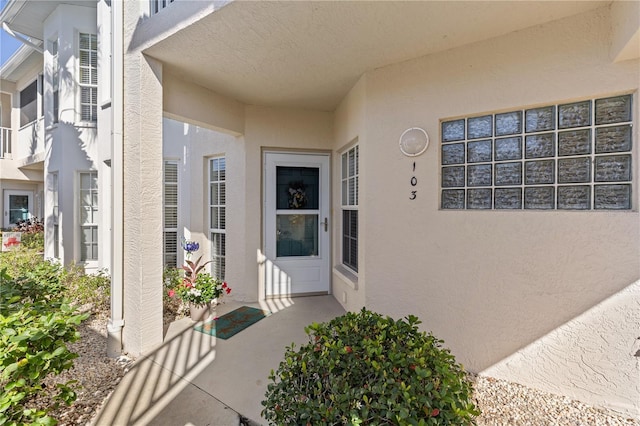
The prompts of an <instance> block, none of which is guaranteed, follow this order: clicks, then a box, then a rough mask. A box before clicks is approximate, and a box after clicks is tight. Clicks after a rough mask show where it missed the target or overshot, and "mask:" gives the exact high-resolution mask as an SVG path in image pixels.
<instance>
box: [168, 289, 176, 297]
mask: <svg viewBox="0 0 640 426" xmlns="http://www.w3.org/2000/svg"><path fill="white" fill-rule="evenodd" d="M168 293H169V297H173V296H175V294H176V292H175V290H173V289H171V290H169V291H168Z"/></svg>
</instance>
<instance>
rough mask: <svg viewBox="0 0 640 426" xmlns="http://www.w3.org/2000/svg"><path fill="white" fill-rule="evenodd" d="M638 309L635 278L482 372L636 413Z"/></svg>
mask: <svg viewBox="0 0 640 426" xmlns="http://www.w3.org/2000/svg"><path fill="white" fill-rule="evenodd" d="M639 312H640V282H638V281H637V282H635V283H633V284H631V285H630V286H629V287H627V288H626V289H624V290H622V291H621V292H619V293H617V294H615V295H614V296H612V297H610V298H609V299H607V300H605V301H604V302H602V303H600V304H598V305H597V306H595V307H593V308H592V309H590V310H588V311H587V312H585V313H584V314H582V315H580V316H579V317H577V318H575V319H573V320H571V321H569V322H568V323H566V324H564V325H562V326H560V327H558V328H557V329H555V330H553V331H552V332H550V333H549V334H547V335H546V336H543V337H542V338H540V339H539V340H537V341H535V342H534V343H532V344H530V345H529V346H527V347H526V348H524V349H522V350H520V351H518V352H516V353H515V354H514V355H512V356H510V357H508V358H507V359H505V360H503V361H502V362H500V363H498V364H496V365H494V366H492V367H489V368H488V369H486V370H485V371H483V372H482V373H483V374H486V375H489V376H493V377H497V378H503V379H507V380H513V378H514V377H517V378H521V380H524V379H526V383H527V385H529V386H532V387H537V388H540V389H544V390H547V391H550V392H554V393H558V394H564V395H568V396H570V397H573V398H575V399H578V400H582V401H587V400H588V401H590V402H592V403H594V404H597V405H600V406H608V407H610V408H613V409H615V410H617V411H620V412H624V413H628V414H631V415H635V416H638V415H639V414H640V413H639V412H638V402H639V401H640V368H639V363H640V317H639V316H638V313H639ZM567 372H571V374H567ZM568 390H569V392H567V391H568ZM612 394H615V395H617V398H615V399H613V398H611V396H610V395H612Z"/></svg>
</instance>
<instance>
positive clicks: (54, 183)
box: [48, 172, 60, 259]
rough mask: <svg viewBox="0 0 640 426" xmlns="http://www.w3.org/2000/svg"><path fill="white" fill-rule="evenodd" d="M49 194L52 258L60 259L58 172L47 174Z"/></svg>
mask: <svg viewBox="0 0 640 426" xmlns="http://www.w3.org/2000/svg"><path fill="white" fill-rule="evenodd" d="M48 186H49V192H51V223H52V224H53V257H54V258H56V259H59V258H60V222H59V215H60V207H59V204H60V192H59V191H60V183H59V176H58V172H51V173H49V183H48Z"/></svg>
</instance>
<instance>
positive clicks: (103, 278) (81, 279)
mask: <svg viewBox="0 0 640 426" xmlns="http://www.w3.org/2000/svg"><path fill="white" fill-rule="evenodd" d="M60 282H61V283H62V285H63V287H64V295H65V296H66V297H67V298H69V299H72V300H73V301H74V302H75V303H76V304H78V305H86V304H92V305H93V306H94V309H95V310H107V309H109V302H110V299H109V298H110V294H111V278H110V276H109V275H108V274H107V273H106V271H103V270H99V271H98V272H97V273H95V274H85V272H84V268H83V267H82V266H80V265H76V264H71V265H69V266H67V267H66V268H64V270H63V271H62V274H61V276H60Z"/></svg>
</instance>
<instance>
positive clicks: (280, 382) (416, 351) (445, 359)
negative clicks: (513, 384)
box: [262, 309, 479, 425]
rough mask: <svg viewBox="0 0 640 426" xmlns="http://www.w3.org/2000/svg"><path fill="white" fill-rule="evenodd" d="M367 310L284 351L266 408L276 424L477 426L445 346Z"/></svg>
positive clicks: (414, 322)
mask: <svg viewBox="0 0 640 426" xmlns="http://www.w3.org/2000/svg"><path fill="white" fill-rule="evenodd" d="M418 324H420V321H419V320H418V318H416V317H415V316H413V315H410V316H408V317H407V318H406V320H399V321H394V320H393V319H392V318H389V317H386V318H384V317H382V316H381V315H379V314H376V313H372V312H370V311H367V310H366V309H362V311H360V312H359V313H347V314H345V315H343V316H341V317H337V318H335V319H333V320H331V321H330V322H328V323H321V324H316V323H314V324H312V325H310V326H308V327H306V328H305V332H306V333H307V335H308V336H309V343H307V344H306V345H303V346H301V347H300V349H299V350H297V351H296V350H295V349H294V345H293V344H292V345H291V346H289V347H287V348H286V352H285V359H284V361H283V362H281V363H280V366H279V367H278V370H277V371H276V372H274V371H273V370H272V371H271V375H270V376H269V379H270V380H271V381H272V383H270V384H269V385H268V387H267V392H266V399H265V400H264V401H263V402H262V405H263V406H264V409H263V411H262V415H263V417H264V418H265V419H267V420H268V421H270V422H271V423H272V424H278V425H291V424H296V425H304V424H307V425H324V424H344V423H350V424H356V425H359V424H401V425H409V424H411V425H440V424H457V425H463V424H472V423H473V422H474V417H475V416H476V415H478V414H479V412H478V411H477V410H476V408H475V406H474V404H473V403H472V402H471V395H472V386H471V383H470V382H469V381H467V379H466V374H465V372H464V370H463V368H462V366H460V365H459V364H457V363H456V362H455V359H454V357H453V355H451V353H450V352H449V350H448V349H444V348H442V346H441V345H442V343H443V341H442V340H438V339H436V338H435V337H434V336H433V335H431V334H426V333H424V332H420V331H418V327H417V326H418Z"/></svg>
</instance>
